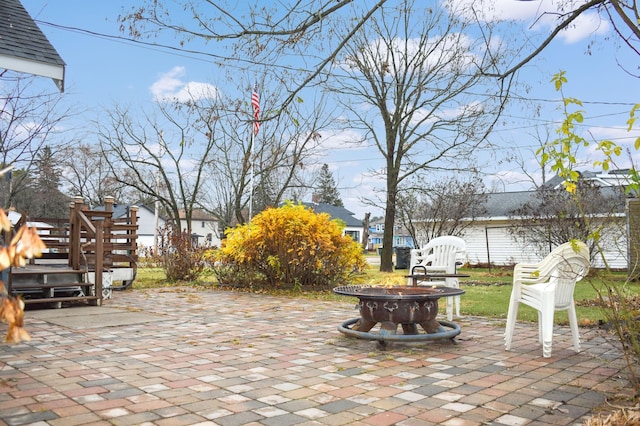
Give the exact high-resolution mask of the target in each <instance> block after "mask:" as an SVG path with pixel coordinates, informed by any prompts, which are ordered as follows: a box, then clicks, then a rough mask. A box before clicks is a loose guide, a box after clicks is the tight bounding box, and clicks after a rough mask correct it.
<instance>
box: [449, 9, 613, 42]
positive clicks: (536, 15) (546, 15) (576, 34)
mask: <svg viewBox="0 0 640 426" xmlns="http://www.w3.org/2000/svg"><path fill="white" fill-rule="evenodd" d="M584 3H585V0H535V1H515V0H481V1H478V0H445V3H444V4H445V6H446V7H447V8H448V9H449V10H450V11H451V12H452V13H454V14H456V15H458V16H464V17H468V18H471V17H472V16H473V15H472V14H471V12H472V11H473V12H475V16H477V17H478V18H479V19H480V20H483V21H486V22H497V21H510V20H515V21H522V22H524V23H526V24H528V25H529V26H528V28H529V29H531V30H534V31H545V32H551V31H553V30H554V29H555V28H556V26H557V24H558V19H559V17H560V16H563V17H564V16H566V14H567V12H568V11H570V10H575V9H576V8H578V7H579V6H580V5H582V4H584ZM609 30H610V24H609V22H608V21H607V20H603V19H601V18H600V16H599V15H598V13H596V12H583V13H582V14H581V16H580V17H578V18H577V19H576V20H574V21H573V22H572V23H571V25H570V26H569V27H568V28H567V29H565V30H564V31H562V32H560V33H559V34H558V37H559V38H561V39H564V41H565V42H566V43H569V44H571V43H575V42H577V41H580V40H583V39H585V38H587V37H589V36H590V35H594V34H598V35H600V34H606V33H607V32H609Z"/></svg>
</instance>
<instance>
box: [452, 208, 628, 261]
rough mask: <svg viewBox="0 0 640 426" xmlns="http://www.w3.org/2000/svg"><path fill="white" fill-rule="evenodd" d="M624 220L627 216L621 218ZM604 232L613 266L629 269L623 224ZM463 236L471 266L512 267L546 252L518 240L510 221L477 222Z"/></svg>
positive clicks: (605, 245)
mask: <svg viewBox="0 0 640 426" xmlns="http://www.w3.org/2000/svg"><path fill="white" fill-rule="evenodd" d="M620 220H623V219H620ZM615 222H616V221H614V222H613V223H612V225H611V226H610V227H609V228H607V229H606V230H603V231H602V234H601V235H602V240H601V246H602V248H603V252H604V254H605V259H606V260H607V263H608V265H609V267H610V268H612V269H626V267H627V262H626V258H627V257H626V253H627V237H626V233H625V231H624V228H623V227H622V226H621V223H620V222H618V223H615ZM462 238H463V239H464V240H465V243H466V246H467V261H468V262H469V264H471V265H478V264H488V263H489V261H490V262H491V264H493V265H498V266H509V265H514V264H516V263H520V262H529V263H533V262H538V261H539V260H541V259H542V258H543V257H544V255H546V253H544V254H543V253H540V252H539V251H538V249H537V248H535V247H533V246H532V245H527V244H526V243H523V242H521V241H515V239H514V238H513V237H512V236H511V234H510V233H509V224H508V222H507V221H485V222H477V223H475V224H474V225H472V226H470V227H469V228H467V229H466V230H465V233H464V235H462ZM603 266H604V262H603V261H602V258H601V257H596V258H595V259H594V267H597V268H602V267H603Z"/></svg>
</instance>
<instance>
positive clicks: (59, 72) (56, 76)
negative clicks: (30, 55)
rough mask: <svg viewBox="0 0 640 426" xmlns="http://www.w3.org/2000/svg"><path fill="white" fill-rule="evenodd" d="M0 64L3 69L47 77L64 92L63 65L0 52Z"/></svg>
mask: <svg viewBox="0 0 640 426" xmlns="http://www.w3.org/2000/svg"><path fill="white" fill-rule="evenodd" d="M0 65H1V66H2V67H3V68H5V69H9V70H12V71H16V72H21V73H27V74H32V75H37V76H40V77H49V78H50V79H52V80H53V82H54V83H55V85H56V86H57V87H58V90H60V91H61V92H64V73H65V66H64V65H57V64H50V63H45V62H37V61H31V60H28V59H24V58H18V57H15V56H8V55H1V54H0Z"/></svg>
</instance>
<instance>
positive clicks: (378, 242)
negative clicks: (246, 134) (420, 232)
mask: <svg viewBox="0 0 640 426" xmlns="http://www.w3.org/2000/svg"><path fill="white" fill-rule="evenodd" d="M383 235H384V219H380V220H375V221H371V222H370V223H369V241H368V242H367V250H369V251H376V250H378V249H379V248H382V237H383ZM393 247H411V248H414V247H415V245H414V242H413V238H412V237H411V235H409V231H408V230H407V229H406V228H405V227H403V226H401V225H397V224H396V225H395V229H394V230H393Z"/></svg>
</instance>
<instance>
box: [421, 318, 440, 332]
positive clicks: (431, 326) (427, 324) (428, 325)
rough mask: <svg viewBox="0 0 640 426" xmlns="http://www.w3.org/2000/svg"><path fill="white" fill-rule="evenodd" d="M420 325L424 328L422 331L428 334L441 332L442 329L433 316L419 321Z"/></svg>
mask: <svg viewBox="0 0 640 426" xmlns="http://www.w3.org/2000/svg"><path fill="white" fill-rule="evenodd" d="M420 326H421V327H422V328H424V331H426V332H427V333H429V334H434V333H442V332H443V331H444V328H443V327H442V326H441V325H440V322H439V321H437V320H436V319H435V318H434V319H431V320H427V321H424V322H421V323H420Z"/></svg>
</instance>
